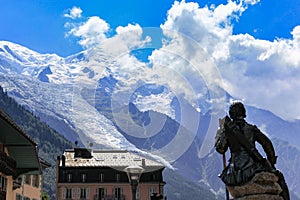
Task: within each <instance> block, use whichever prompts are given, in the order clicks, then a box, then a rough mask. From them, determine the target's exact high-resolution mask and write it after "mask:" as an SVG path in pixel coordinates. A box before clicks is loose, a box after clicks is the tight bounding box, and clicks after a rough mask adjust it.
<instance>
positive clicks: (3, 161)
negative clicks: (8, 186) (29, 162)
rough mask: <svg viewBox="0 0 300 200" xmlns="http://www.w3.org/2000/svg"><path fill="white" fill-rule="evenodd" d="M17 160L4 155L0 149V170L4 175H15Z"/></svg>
mask: <svg viewBox="0 0 300 200" xmlns="http://www.w3.org/2000/svg"><path fill="white" fill-rule="evenodd" d="M16 167H17V162H16V161H15V160H14V159H12V158H11V157H9V156H8V155H6V153H4V152H2V151H0V172H2V173H4V174H6V175H12V176H15V175H16Z"/></svg>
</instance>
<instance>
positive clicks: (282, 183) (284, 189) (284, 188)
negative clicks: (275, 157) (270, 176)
mask: <svg viewBox="0 0 300 200" xmlns="http://www.w3.org/2000/svg"><path fill="white" fill-rule="evenodd" d="M275 175H276V176H277V177H278V184H279V185H280V187H281V189H282V192H281V193H280V196H282V197H283V199H284V200H290V194H289V188H288V186H287V184H286V182H285V179H284V176H283V174H282V173H281V171H279V170H276V172H275Z"/></svg>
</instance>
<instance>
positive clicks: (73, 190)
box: [71, 188, 76, 199]
mask: <svg viewBox="0 0 300 200" xmlns="http://www.w3.org/2000/svg"><path fill="white" fill-rule="evenodd" d="M71 193H72V199H74V198H75V195H76V188H72V189H71Z"/></svg>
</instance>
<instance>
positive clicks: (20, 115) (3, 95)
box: [0, 86, 74, 199]
mask: <svg viewBox="0 0 300 200" xmlns="http://www.w3.org/2000/svg"><path fill="white" fill-rule="evenodd" d="M0 109H2V110H4V111H5V112H6V113H7V114H8V115H9V116H10V117H11V118H12V119H13V120H14V121H15V123H16V124H17V125H18V126H19V127H20V128H21V129H22V130H23V131H24V132H25V133H27V134H28V135H29V136H30V138H31V139H32V140H33V141H34V142H36V143H37V144H38V149H39V157H40V158H42V159H43V160H45V161H46V162H48V163H50V164H51V167H49V168H47V169H46V170H44V171H43V192H45V193H46V194H47V195H48V196H49V198H50V199H55V181H56V180H55V177H56V172H55V171H56V169H55V168H56V166H55V163H56V158H57V156H59V155H61V154H62V153H63V152H64V150H65V149H68V148H73V147H74V145H73V144H72V143H71V142H70V141H68V140H67V139H66V138H64V137H63V136H62V135H60V134H59V133H58V132H57V131H55V130H54V129H52V128H51V127H49V126H48V125H47V124H46V123H44V122H41V121H40V120H39V118H38V117H36V116H35V115H34V114H33V113H32V112H30V111H28V110H26V109H25V108H24V107H23V106H21V105H19V104H18V103H17V102H16V101H15V100H14V99H13V98H11V97H9V96H8V95H7V92H6V91H4V89H3V88H2V87H1V86H0Z"/></svg>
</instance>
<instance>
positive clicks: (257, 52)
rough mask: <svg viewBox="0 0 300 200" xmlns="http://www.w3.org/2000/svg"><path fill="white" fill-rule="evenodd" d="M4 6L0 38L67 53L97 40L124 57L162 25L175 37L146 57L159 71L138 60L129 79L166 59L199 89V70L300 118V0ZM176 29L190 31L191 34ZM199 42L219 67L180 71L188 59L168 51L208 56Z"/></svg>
mask: <svg viewBox="0 0 300 200" xmlns="http://www.w3.org/2000/svg"><path fill="white" fill-rule="evenodd" d="M0 5H1V7H0V40H7V41H11V42H14V43H18V44H21V45H23V46H26V47H27V48H29V49H32V50H34V51H37V52H39V53H55V54H58V55H59V56H62V57H66V56H69V55H72V54H74V53H77V52H80V51H82V50H84V49H88V48H91V47H93V46H95V45H99V44H100V47H101V48H102V49H105V51H106V52H105V53H107V54H108V55H109V54H113V53H115V55H119V54H118V53H120V52H121V51H125V50H128V49H132V48H134V47H141V46H143V45H145V44H146V43H147V42H149V41H146V39H147V38H142V37H141V32H142V31H143V30H145V28H147V27H155V28H157V29H161V30H162V31H163V32H164V34H165V35H167V36H168V37H169V38H172V42H171V43H170V44H165V46H163V47H162V48H161V49H158V50H157V51H154V53H153V54H152V55H151V57H148V58H149V60H150V61H151V63H152V65H153V66H154V67H153V68H152V70H153V71H149V69H148V68H145V69H144V68H142V67H141V66H142V65H143V64H144V63H139V64H138V65H139V66H140V68H139V70H140V72H138V74H139V75H140V76H138V75H137V72H135V73H134V74H135V76H136V77H132V79H129V80H128V79H126V78H124V81H125V82H128V84H129V83H130V81H132V82H131V83H132V84H134V83H136V82H137V80H138V78H141V79H143V78H144V79H145V78H149V79H148V81H149V82H151V83H153V80H151V77H153V76H150V75H149V77H146V76H145V74H147V73H148V74H152V75H153V74H155V73H156V74H158V73H161V71H163V70H164V69H163V68H159V70H155V67H156V66H157V67H162V66H163V65H162V64H164V65H165V66H168V67H171V68H172V69H173V70H174V69H176V70H177V71H176V72H177V74H178V73H180V74H181V75H182V76H183V77H188V78H186V79H188V80H192V81H194V83H193V84H194V87H197V81H196V79H197V77H194V73H193V72H194V71H195V70H198V71H199V72H200V73H201V74H202V75H203V74H204V75H203V76H204V78H205V79H206V80H205V81H206V83H207V84H208V85H209V84H210V83H212V82H214V84H219V85H221V87H222V88H224V89H225V90H226V91H228V92H229V93H230V94H231V95H233V96H234V97H235V98H237V99H241V100H243V101H244V102H245V103H246V104H248V105H254V106H257V107H260V108H264V109H268V110H270V111H272V112H274V113H275V114H277V115H278V116H280V117H282V118H284V119H289V120H294V119H300V114H299V113H300V101H299V99H300V95H299V94H298V93H299V92H298V91H300V58H299V55H300V12H299V10H300V1H295V0H284V1H269V0H260V1H259V0H239V1H228V2H227V1H223V0H205V1H200V0H199V1H179V2H174V1H172V0H151V1H150V0H147V1H140V0H139V1H137V0H130V1H100V0H88V1H87V0H78V1H75V0H68V1H61V0H43V1H42V0H20V1H16V0H11V1H4V0H0ZM168 31H173V32H172V33H173V34H172V33H170V32H168ZM174 33H180V34H182V35H184V36H185V37H186V38H185V40H183V39H179V38H178V37H177V36H176V34H174ZM187 38H189V40H186V39H187ZM193 42H196V43H197V44H198V45H199V47H201V49H204V50H205V52H206V53H207V54H208V55H209V56H210V57H211V59H212V60H213V62H214V65H215V66H216V67H215V68H214V69H213V71H210V69H208V68H205V67H206V66H205V63H202V64H197V63H196V65H193V66H189V67H191V68H193V67H194V68H195V69H191V68H189V69H182V66H183V65H185V64H184V63H182V62H177V61H178V60H176V58H173V57H168V56H167V55H166V54H165V52H166V50H172V52H173V53H174V54H176V55H180V56H185V57H186V59H187V60H189V62H190V63H193V62H196V61H199V60H197V59H199V58H197V56H200V57H201V56H203V55H199V52H201V51H200V50H199V51H197V50H196V51H195V47H194V46H189V45H191V44H192V43H193ZM107 44H109V45H107ZM175 44H180V45H179V46H178V45H177V46H176V45H175ZM172 45H173V46H172ZM174 45H175V46H174ZM107 46H109V48H108V47H107ZM186 47H188V48H186ZM112 51H114V52H112ZM177 59H178V58H177ZM126 62H128V63H126ZM132 62H133V61H132V60H130V59H128V60H126V61H124V63H125V64H124V66H123V68H116V69H115V70H118V71H120V72H121V71H122V70H124V71H125V72H127V71H128V70H135V69H129V68H128V66H130V65H132V64H136V63H132ZM178 63H180V64H181V65H178ZM171 64H173V65H171ZM187 68H188V67H187ZM193 70H194V71H193ZM141 72H143V73H141ZM166 73H168V72H166ZM212 74H219V77H215V76H212ZM126 75H128V74H126ZM161 75H162V76H163V74H161ZM124 77H126V76H125V75H124ZM179 78H180V77H179ZM193 78H195V80H194V79H193ZM219 79H220V80H219ZM160 81H164V80H163V79H161V80H160ZM192 81H191V82H192ZM210 81H211V82H210ZM179 82H180V80H177V82H176V81H174V80H171V81H170V82H169V83H168V85H169V86H170V88H171V90H174V91H176V90H180V89H181V90H182V91H180V92H183V93H184V95H185V97H186V98H187V99H188V100H189V101H191V103H192V104H193V100H195V97H197V94H196V96H194V97H193V93H192V92H191V91H188V90H187V87H185V86H184V84H182V85H179V84H178V83H179ZM198 89H200V88H198ZM193 92H194V93H195V91H193ZM196 93H197V92H196ZM145 101H146V100H145ZM147 101H149V100H147ZM282 102H285V103H284V104H283V103H282ZM295 108H297V109H295Z"/></svg>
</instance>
